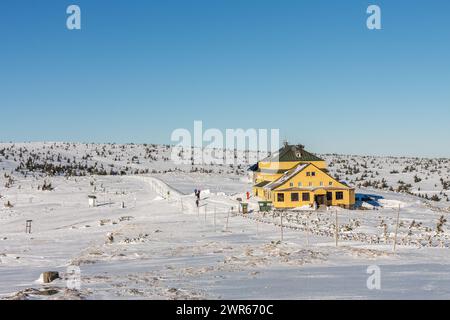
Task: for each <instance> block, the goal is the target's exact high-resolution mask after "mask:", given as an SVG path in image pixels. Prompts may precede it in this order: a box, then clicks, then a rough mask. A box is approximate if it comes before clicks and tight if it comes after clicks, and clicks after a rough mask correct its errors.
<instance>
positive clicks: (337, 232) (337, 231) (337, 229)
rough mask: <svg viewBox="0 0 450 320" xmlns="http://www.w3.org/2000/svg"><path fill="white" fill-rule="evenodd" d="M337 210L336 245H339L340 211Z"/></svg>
mask: <svg viewBox="0 0 450 320" xmlns="http://www.w3.org/2000/svg"><path fill="white" fill-rule="evenodd" d="M335 212H336V247H337V246H338V239H339V223H338V213H337V210H336V211H335Z"/></svg>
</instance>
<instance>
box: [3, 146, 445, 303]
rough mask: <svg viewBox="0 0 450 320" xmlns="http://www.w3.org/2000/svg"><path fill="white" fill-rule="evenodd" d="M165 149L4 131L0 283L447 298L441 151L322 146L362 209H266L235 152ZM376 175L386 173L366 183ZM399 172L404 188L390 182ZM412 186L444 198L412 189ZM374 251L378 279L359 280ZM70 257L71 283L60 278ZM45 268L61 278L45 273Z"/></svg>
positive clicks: (236, 295) (200, 294)
mask: <svg viewBox="0 0 450 320" xmlns="http://www.w3.org/2000/svg"><path fill="white" fill-rule="evenodd" d="M169 156H170V149H168V148H167V147H165V146H153V145H147V146H144V145H94V144H88V145H86V144H62V143H46V144H43V143H23V144H14V145H13V144H0V175H1V176H0V185H1V189H0V196H1V198H0V202H1V208H0V297H1V298H5V299H12V298H28V299H80V298H81V299H104V298H108V299H205V298H212V299H220V298H228V299H269V298H271V299H326V298H332V299H335V298H336V299H345V298H350V299H379V298H387V299H399V298H409V299H418V298H425V299H427V298H430V299H431V298H436V299H448V298H450V250H449V247H450V233H449V231H448V228H447V223H446V221H445V219H447V217H448V213H449V207H450V203H449V202H447V201H446V199H445V197H446V192H447V191H446V190H444V187H445V186H446V184H445V183H446V181H448V179H449V177H448V175H449V161H448V160H446V159H409V158H383V157H379V158H377V157H370V158H368V157H362V156H340V155H325V156H324V157H326V159H327V161H329V162H330V163H331V167H330V171H331V172H332V173H333V174H338V175H340V178H341V179H347V180H348V181H353V183H355V184H361V187H360V188H358V198H359V199H361V203H362V204H363V209H364V210H363V209H360V210H343V209H337V208H332V209H331V210H328V211H327V210H321V211H317V212H310V211H288V212H282V213H279V212H278V213H267V214H263V213H260V212H258V210H257V199H250V200H249V203H250V213H249V214H248V215H242V214H240V213H239V212H238V211H237V208H238V206H239V205H238V204H239V202H238V200H237V199H238V198H241V199H244V201H245V192H247V191H250V188H251V184H250V182H249V181H248V179H247V177H246V173H245V170H244V169H245V166H243V164H237V165H236V166H234V167H230V166H213V165H209V166H203V167H201V166H191V165H184V166H176V165H174V164H173V163H171V161H170V160H168V157H169ZM30 158H31V160H29V159H30ZM69 159H70V162H69ZM20 163H23V165H22V166H20ZM419 163H424V164H423V165H420V164H419ZM49 164H52V165H49ZM406 166H408V167H410V166H413V167H414V168H415V169H414V170H413V171H412V172H411V171H410V169H408V170H404V168H405V167H406ZM18 167H19V168H18ZM349 168H351V169H349ZM355 168H356V169H355ZM396 168H397V169H396ZM111 170H112V172H111ZM136 170H137V171H136ZM104 171H105V172H104ZM121 171H123V172H121ZM392 171H398V173H391V172H392ZM403 171H405V172H403ZM68 172H70V174H68ZM91 173H95V175H91ZM377 173H378V174H377ZM103 174H106V175H103ZM110 174H113V175H110ZM120 174H122V175H120ZM364 175H366V176H365V177H364ZM372 175H373V177H374V178H372ZM415 175H417V176H420V177H421V178H422V180H421V181H420V182H419V181H418V182H415V181H414V180H416V181H417V180H418V179H414V176H415ZM382 179H384V180H386V184H388V187H384V188H381V186H380V185H377V184H375V183H372V182H373V181H375V180H380V181H381V180H382ZM441 179H442V180H441ZM398 180H403V181H404V182H405V184H411V186H412V187H411V190H410V191H411V192H410V193H408V192H403V193H397V192H393V191H389V189H390V188H389V187H391V186H392V187H393V189H397V188H398V184H397V182H398ZM365 181H372V182H371V183H370V186H367V187H363V186H362V185H363V184H364V182H365ZM50 184H51V187H49V188H48V189H50V190H44V191H43V190H42V186H44V185H45V186H47V187H48V186H49V185H50ZM419 188H420V190H421V192H423V193H425V190H426V191H427V192H428V195H429V196H430V197H431V195H432V194H437V195H439V197H440V201H430V200H426V199H424V198H422V197H418V196H416V195H414V194H418V193H420V192H414V191H417V190H418V189H419ZM44 189H45V188H44ZM194 189H201V190H202V194H201V198H202V199H201V201H200V207H199V208H197V207H196V205H195V198H194V196H193V190H194ZM168 191H170V192H169V193H168ZM404 191H405V190H404ZM406 191H407V190H406ZM90 194H95V195H96V196H97V202H98V203H97V204H98V205H97V207H94V208H90V207H89V206H88V195H90ZM122 203H124V207H122ZM6 204H9V205H8V206H5V205H6ZM399 210H400V211H399ZM398 213H400V215H399V217H400V218H399V222H400V223H399V229H398V235H397V247H396V252H393V244H394V238H395V229H396V225H397V223H396V222H397V215H398ZM336 216H337V218H338V225H339V240H338V246H337V247H336V242H335V231H336V225H335V222H336ZM26 220H33V221H32V233H31V234H27V233H25V222H26ZM281 238H282V241H280V240H281ZM373 265H376V266H378V267H379V268H380V272H381V278H380V279H381V289H380V290H369V289H368V287H367V279H368V278H369V276H370V274H368V273H367V268H368V267H369V266H373ZM70 266H76V267H79V268H80V271H81V277H80V279H81V283H80V290H69V289H67V282H66V280H65V279H64V278H65V277H67V275H66V272H67V268H68V267H70ZM44 271H58V272H59V273H60V275H61V277H62V278H63V279H59V280H55V281H54V282H52V283H51V284H47V285H43V284H41V283H39V282H37V280H38V278H39V276H40V274H41V273H42V272H44Z"/></svg>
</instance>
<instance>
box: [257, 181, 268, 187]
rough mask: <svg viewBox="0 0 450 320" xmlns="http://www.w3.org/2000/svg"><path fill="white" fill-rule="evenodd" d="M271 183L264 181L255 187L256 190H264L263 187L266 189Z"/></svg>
mask: <svg viewBox="0 0 450 320" xmlns="http://www.w3.org/2000/svg"><path fill="white" fill-rule="evenodd" d="M269 183H270V181H262V182H260V183H258V184H257V185H255V186H254V187H255V188H262V187H265V186H266V185H267V184H269Z"/></svg>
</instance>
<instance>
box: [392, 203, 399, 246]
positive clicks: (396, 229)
mask: <svg viewBox="0 0 450 320" xmlns="http://www.w3.org/2000/svg"><path fill="white" fill-rule="evenodd" d="M399 222H400V205H398V211H397V225H396V226H395V235H394V248H393V251H394V252H395V250H396V248H397V234H398V225H399Z"/></svg>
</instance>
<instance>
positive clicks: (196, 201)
mask: <svg viewBox="0 0 450 320" xmlns="http://www.w3.org/2000/svg"><path fill="white" fill-rule="evenodd" d="M195 204H196V205H197V208H198V206H199V204H200V200H199V199H197V200H195Z"/></svg>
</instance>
